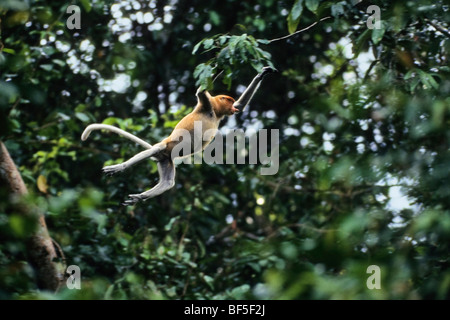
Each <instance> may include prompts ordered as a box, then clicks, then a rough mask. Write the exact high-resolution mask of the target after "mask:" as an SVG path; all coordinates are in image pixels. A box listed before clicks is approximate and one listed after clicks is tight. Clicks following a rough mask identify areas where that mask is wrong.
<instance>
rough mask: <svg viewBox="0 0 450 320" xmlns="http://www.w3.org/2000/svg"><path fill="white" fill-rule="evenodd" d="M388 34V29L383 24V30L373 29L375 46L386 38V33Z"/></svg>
mask: <svg viewBox="0 0 450 320" xmlns="http://www.w3.org/2000/svg"><path fill="white" fill-rule="evenodd" d="M385 32H386V27H385V25H384V23H381V28H379V29H377V28H375V29H372V42H373V44H378V43H379V42H380V41H381V40H382V39H383V36H384V33H385Z"/></svg>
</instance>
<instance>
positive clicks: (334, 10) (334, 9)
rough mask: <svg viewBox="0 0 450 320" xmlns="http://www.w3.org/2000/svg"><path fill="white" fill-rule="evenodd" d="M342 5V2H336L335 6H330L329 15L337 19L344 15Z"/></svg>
mask: <svg viewBox="0 0 450 320" xmlns="http://www.w3.org/2000/svg"><path fill="white" fill-rule="evenodd" d="M343 3H345V2H344V1H341V2H338V3H336V4H333V5H332V6H331V15H332V16H333V17H337V16H340V15H341V14H344V5H343Z"/></svg>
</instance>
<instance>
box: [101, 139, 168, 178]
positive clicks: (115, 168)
mask: <svg viewBox="0 0 450 320" xmlns="http://www.w3.org/2000/svg"><path fill="white" fill-rule="evenodd" d="M166 147H167V145H166V144H165V143H164V144H163V143H158V144H155V145H154V146H153V147H151V148H150V149H148V150H144V151H142V152H139V153H138V154H137V155H135V156H134V157H132V158H131V159H129V160H127V161H125V162H122V163H119V164H115V165H112V166H106V167H103V169H102V170H103V172H104V173H106V174H109V175H113V174H115V173H117V172H120V171H123V170H125V169H127V168H129V167H131V166H132V165H135V164H136V163H138V162H139V161H142V160H144V159H146V158H150V157H152V156H154V155H156V154H157V153H159V152H161V151H162V150H164V149H165V148H166Z"/></svg>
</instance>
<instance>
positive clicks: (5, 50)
mask: <svg viewBox="0 0 450 320" xmlns="http://www.w3.org/2000/svg"><path fill="white" fill-rule="evenodd" d="M3 52H6V53H9V54H16V51H14V49H10V48H3Z"/></svg>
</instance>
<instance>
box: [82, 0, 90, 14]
mask: <svg viewBox="0 0 450 320" xmlns="http://www.w3.org/2000/svg"><path fill="white" fill-rule="evenodd" d="M80 2H81V5H82V6H83V8H84V10H86V12H90V11H91V9H92V5H91V1H90V0H80Z"/></svg>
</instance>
